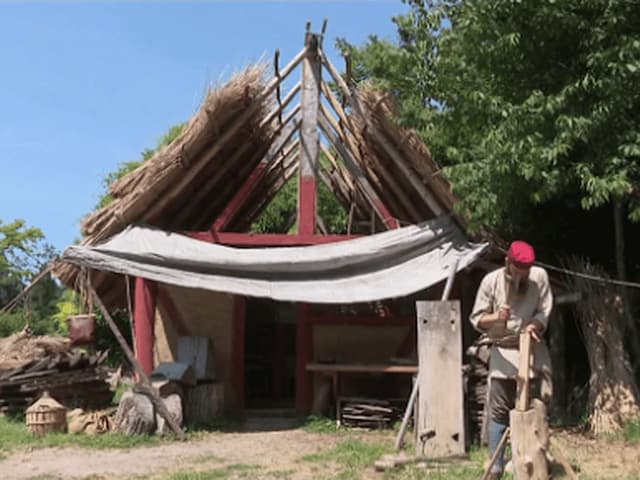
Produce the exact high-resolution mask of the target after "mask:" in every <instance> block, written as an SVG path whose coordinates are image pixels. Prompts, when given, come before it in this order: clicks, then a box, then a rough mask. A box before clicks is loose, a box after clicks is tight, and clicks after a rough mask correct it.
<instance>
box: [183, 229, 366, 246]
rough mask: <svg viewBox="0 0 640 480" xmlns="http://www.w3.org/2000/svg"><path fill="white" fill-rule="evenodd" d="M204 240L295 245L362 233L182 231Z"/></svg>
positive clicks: (352, 236) (237, 244)
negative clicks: (309, 233) (293, 233)
mask: <svg viewBox="0 0 640 480" xmlns="http://www.w3.org/2000/svg"><path fill="white" fill-rule="evenodd" d="M180 233H181V234H183V235H187V236H189V237H191V238H195V239H197V240H202V241H204V242H210V243H219V244H221V245H230V246H247V247H249V246H256V247H267V246H271V247H293V246H303V245H319V244H323V243H334V242H342V241H345V240H353V239H354V238H360V237H361V236H362V235H314V234H311V235H302V234H298V235H287V234H281V233H232V232H209V231H207V232H180Z"/></svg>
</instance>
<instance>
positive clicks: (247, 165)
mask: <svg viewBox="0 0 640 480" xmlns="http://www.w3.org/2000/svg"><path fill="white" fill-rule="evenodd" d="M264 73H265V68H264V66H260V65H259V66H253V67H249V68H247V69H246V70H245V71H244V72H242V73H239V74H237V75H235V76H233V77H232V78H231V79H230V80H229V81H228V82H227V83H226V84H224V85H223V86H221V87H220V88H217V89H213V90H211V91H210V92H209V93H208V94H207V96H206V98H205V100H204V102H203V103H202V106H201V107H200V109H199V110H198V112H197V113H196V114H195V115H194V117H193V118H192V119H191V120H190V121H189V122H188V123H187V125H186V126H185V128H184V129H183V131H182V132H181V134H180V135H179V136H178V137H177V138H176V139H175V140H174V141H173V142H171V144H170V145H167V146H166V147H164V148H163V149H161V150H160V151H159V152H157V153H156V154H155V155H154V156H153V157H152V158H150V159H149V160H147V161H145V162H144V163H143V164H142V165H141V166H140V167H138V168H137V169H136V170H134V171H133V172H131V173H129V174H128V175H126V176H125V177H123V178H121V179H119V180H117V181H116V182H114V183H113V184H112V185H111V186H110V188H109V191H110V193H111V195H112V196H113V197H114V200H113V202H112V203H110V204H109V205H108V206H106V207H104V208H102V209H100V210H98V211H97V212H95V213H93V214H91V215H89V216H88V217H86V218H85V219H84V220H83V222H82V224H81V228H82V231H83V233H84V234H85V238H84V240H83V243H84V244H89V245H94V244H96V243H99V242H100V241H102V240H105V239H107V238H109V237H110V236H112V235H114V234H116V233H118V232H120V231H121V230H123V229H124V228H125V227H126V226H128V225H130V224H132V223H147V224H151V225H155V226H157V227H160V228H165V229H170V230H198V229H205V228H208V227H209V226H210V223H211V221H212V220H213V219H215V217H216V216H217V215H218V214H219V213H220V211H221V210H222V208H223V207H224V205H225V203H226V202H228V201H229V199H230V198H231V196H232V195H233V194H234V193H235V191H236V190H237V188H238V187H239V185H240V183H239V182H241V181H242V178H241V176H240V175H239V174H238V173H239V171H244V170H249V171H250V170H251V169H252V168H253V167H254V166H255V165H256V164H257V163H258V162H259V161H260V159H261V158H262V157H263V156H264V154H265V153H266V152H267V150H268V148H269V145H270V143H271V141H272V139H273V135H274V131H275V123H274V122H273V121H264V119H265V118H267V116H268V113H269V111H270V110H271V109H272V107H273V105H274V99H273V95H270V94H268V93H269V92H265V82H264ZM76 271H77V270H76V268H75V267H73V266H71V265H66V264H58V265H56V267H55V269H54V273H55V274H56V276H58V277H59V278H60V279H61V280H62V281H64V282H65V283H67V284H68V285H73V284H74V277H75V274H76ZM98 283H101V282H98Z"/></svg>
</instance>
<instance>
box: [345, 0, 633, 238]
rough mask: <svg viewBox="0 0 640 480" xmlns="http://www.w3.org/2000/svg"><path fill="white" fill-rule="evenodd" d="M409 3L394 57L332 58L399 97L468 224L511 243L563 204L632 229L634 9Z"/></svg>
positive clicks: (595, 1) (381, 52) (381, 48)
mask: <svg viewBox="0 0 640 480" xmlns="http://www.w3.org/2000/svg"><path fill="white" fill-rule="evenodd" d="M408 3H409V5H410V7H411V10H410V13H409V14H407V15H405V16H400V17H397V18H395V19H394V22H395V23H396V25H397V27H398V33H399V41H398V43H397V44H392V43H390V42H385V41H380V40H378V39H376V38H370V39H369V41H368V42H367V43H366V44H365V45H363V46H362V47H354V46H353V45H349V44H348V43H347V42H345V41H340V42H338V45H339V46H340V47H341V48H342V49H343V50H349V51H350V52H351V56H352V58H353V60H354V62H355V64H356V65H355V66H354V68H353V70H354V72H356V74H357V79H363V78H368V79H370V80H372V81H373V82H374V83H377V84H379V85H381V86H383V87H387V88H388V89H390V91H392V92H394V93H395V94H396V97H397V98H398V100H399V106H400V109H401V112H402V117H401V121H403V122H406V123H407V124H408V125H409V126H411V127H414V128H416V130H418V132H419V133H421V134H422V135H423V137H424V138H425V140H426V141H427V142H428V144H429V146H430V147H431V149H432V151H433V152H434V154H435V156H436V158H437V159H438V161H440V162H441V163H442V164H444V165H445V166H447V167H448V168H447V169H446V173H447V174H448V176H449V178H450V179H451V180H452V182H453V185H454V190H455V191H456V193H458V196H459V198H460V199H461V203H460V208H461V209H462V210H463V211H465V212H466V215H467V216H468V217H469V218H470V219H471V220H472V221H474V223H475V224H476V225H479V224H482V225H489V226H492V227H498V228H503V229H506V230H508V231H514V230H517V228H518V227H520V225H519V223H522V222H521V221H522V220H526V217H527V213H528V207H529V206H531V205H537V204H541V203H543V202H546V201H549V200H552V199H556V198H558V197H561V196H565V195H566V193H567V192H574V193H575V195H576V198H577V200H578V201H579V202H580V206H581V208H583V209H591V208H594V207H598V206H602V205H605V204H607V203H609V202H611V201H612V200H618V201H621V202H622V203H623V204H624V205H625V206H628V212H629V217H630V218H631V219H632V220H634V221H637V220H640V202H639V199H638V195H637V184H638V181H639V180H640V169H639V162H638V159H639V158H640V134H639V133H638V132H639V129H638V126H639V121H640V108H639V107H640V88H638V87H639V85H640V38H639V35H638V25H640V8H638V4H637V2H631V1H609V0H586V1H579V0H564V1H562V0H558V1H554V0H545V1H537V0H522V1H518V2H513V1H511V0H495V1H491V2H489V1H471V0H468V1H409V2H408ZM514 206H516V207H517V209H519V210H521V212H522V215H520V216H518V215H514Z"/></svg>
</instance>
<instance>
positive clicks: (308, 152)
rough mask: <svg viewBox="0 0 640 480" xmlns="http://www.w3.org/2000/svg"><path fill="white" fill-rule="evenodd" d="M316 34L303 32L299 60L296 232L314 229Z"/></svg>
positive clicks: (317, 104) (317, 139) (317, 94)
mask: <svg viewBox="0 0 640 480" xmlns="http://www.w3.org/2000/svg"><path fill="white" fill-rule="evenodd" d="M318 42H319V39H318V36H317V35H316V34H314V33H307V34H306V35H305V49H306V52H307V53H306V55H305V57H304V60H303V61H302V93H301V95H300V104H301V107H302V125H301V127H300V143H301V146H302V151H301V152H300V176H299V178H298V233H307V234H312V233H314V232H315V219H316V171H317V168H318V146H319V142H320V136H319V132H318V111H319V108H320V81H321V75H322V73H321V63H320V58H319V56H318Z"/></svg>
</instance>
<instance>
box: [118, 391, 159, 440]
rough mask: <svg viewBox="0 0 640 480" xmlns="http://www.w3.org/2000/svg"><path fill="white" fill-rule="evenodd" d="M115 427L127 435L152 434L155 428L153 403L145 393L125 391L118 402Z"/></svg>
mask: <svg viewBox="0 0 640 480" xmlns="http://www.w3.org/2000/svg"><path fill="white" fill-rule="evenodd" d="M114 423H115V428H116V430H117V431H119V432H122V433H126V434H127V435H145V434H152V433H154V432H155V430H156V417H155V411H154V408H153V403H151V400H149V398H148V397H147V396H146V395H142V394H140V393H133V392H131V391H129V392H125V393H124V394H123V395H122V398H121V399H120V403H119V404H118V411H117V412H116V418H115V422H114Z"/></svg>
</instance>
